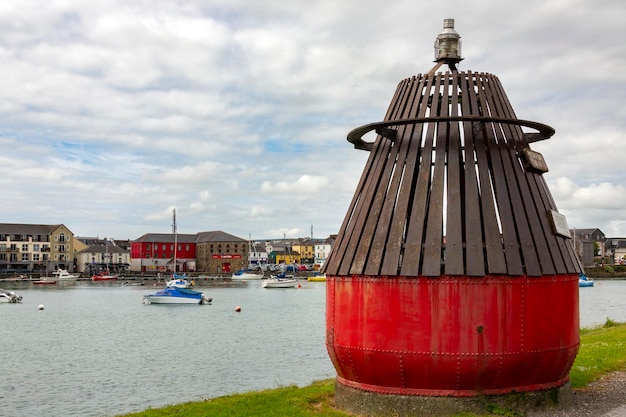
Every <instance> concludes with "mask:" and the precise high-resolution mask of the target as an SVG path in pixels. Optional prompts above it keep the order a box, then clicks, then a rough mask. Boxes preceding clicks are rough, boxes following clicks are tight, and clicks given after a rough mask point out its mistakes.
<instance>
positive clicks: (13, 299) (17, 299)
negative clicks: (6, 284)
mask: <svg viewBox="0 0 626 417" xmlns="http://www.w3.org/2000/svg"><path fill="white" fill-rule="evenodd" d="M21 302H22V296H21V295H17V294H15V293H14V292H13V291H6V290H3V289H0V303H11V304H16V303H21Z"/></svg>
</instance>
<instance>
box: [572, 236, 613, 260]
mask: <svg viewBox="0 0 626 417" xmlns="http://www.w3.org/2000/svg"><path fill="white" fill-rule="evenodd" d="M570 234H571V236H572V244H573V245H574V251H575V252H576V255H578V258H579V259H580V261H581V262H582V264H583V265H585V266H593V265H594V263H595V262H594V258H595V257H596V256H600V257H604V256H605V254H606V249H605V242H606V236H605V235H604V233H602V231H601V230H600V229H573V230H570Z"/></svg>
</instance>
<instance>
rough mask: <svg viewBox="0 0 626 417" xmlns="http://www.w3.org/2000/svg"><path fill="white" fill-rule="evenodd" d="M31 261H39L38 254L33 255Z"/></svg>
mask: <svg viewBox="0 0 626 417" xmlns="http://www.w3.org/2000/svg"><path fill="white" fill-rule="evenodd" d="M33 261H39V254H38V253H33Z"/></svg>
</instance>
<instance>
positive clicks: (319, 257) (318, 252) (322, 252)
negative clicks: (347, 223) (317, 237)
mask: <svg viewBox="0 0 626 417" xmlns="http://www.w3.org/2000/svg"><path fill="white" fill-rule="evenodd" d="M336 238H337V235H331V236H329V237H328V238H326V239H324V240H323V241H321V242H316V243H315V247H314V253H315V259H314V262H313V263H314V265H319V267H320V268H321V267H323V266H324V263H326V259H328V255H330V250H331V249H332V248H333V245H334V244H335V239H336Z"/></svg>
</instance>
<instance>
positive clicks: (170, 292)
mask: <svg viewBox="0 0 626 417" xmlns="http://www.w3.org/2000/svg"><path fill="white" fill-rule="evenodd" d="M211 301H213V300H212V299H211V298H208V297H207V296H206V295H204V293H203V292H200V291H194V290H190V289H189V288H176V287H166V288H164V289H162V290H159V291H157V292H155V293H154V294H148V295H144V296H143V300H142V302H143V303H144V304H210V303H211Z"/></svg>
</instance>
